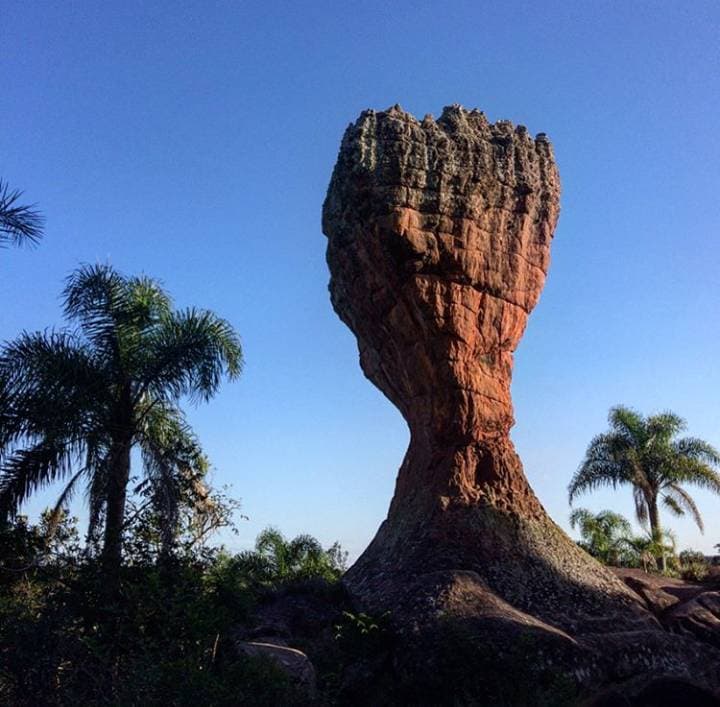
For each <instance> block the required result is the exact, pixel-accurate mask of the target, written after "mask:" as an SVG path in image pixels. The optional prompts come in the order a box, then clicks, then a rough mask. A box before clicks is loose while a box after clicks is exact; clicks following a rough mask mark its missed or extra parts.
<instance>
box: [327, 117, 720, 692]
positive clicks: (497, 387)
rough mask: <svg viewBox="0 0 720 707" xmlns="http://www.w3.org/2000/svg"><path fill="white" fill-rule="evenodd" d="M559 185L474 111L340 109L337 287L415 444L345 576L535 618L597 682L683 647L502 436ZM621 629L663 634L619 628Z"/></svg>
mask: <svg viewBox="0 0 720 707" xmlns="http://www.w3.org/2000/svg"><path fill="white" fill-rule="evenodd" d="M559 194H560V182H559V178H558V172H557V169H556V166H555V161H554V157H553V152H552V148H551V146H550V143H549V142H548V140H547V138H546V137H545V136H544V135H542V134H540V135H538V136H537V137H536V138H533V137H532V136H530V135H529V134H528V132H527V131H526V130H525V128H523V127H517V128H516V127H514V126H513V125H512V124H511V123H509V122H507V121H500V122H498V123H495V124H490V123H488V121H487V120H486V118H485V116H484V115H483V114H482V113H479V112H477V111H466V110H464V109H463V108H461V107H459V106H453V107H451V108H446V109H445V110H444V111H443V114H442V116H441V117H440V118H439V119H438V120H437V121H435V120H433V119H432V118H430V117H426V118H425V119H424V120H422V121H418V120H416V119H415V118H414V117H413V116H411V115H409V114H407V113H405V112H404V111H402V110H401V109H400V108H399V107H394V108H391V109H390V110H388V111H385V112H377V113H376V112H374V111H366V112H364V113H363V114H362V115H361V116H360V118H359V119H358V120H357V122H355V123H354V124H352V125H350V126H349V127H348V129H347V131H346V133H345V136H344V138H343V141H342V146H341V148H340V153H339V156H338V161H337V164H336V166H335V169H334V172H333V175H332V179H331V182H330V186H329V189H328V194H327V198H326V200H325V204H324V207H323V231H324V232H325V234H326V235H327V237H328V249H327V261H328V264H329V267H330V273H331V280H330V293H331V299H332V303H333V306H334V308H335V311H336V312H337V313H338V315H339V316H340V317H341V319H342V320H343V321H344V322H345V323H346V324H347V325H348V326H349V327H350V329H352V331H353V332H354V333H355V335H356V337H357V340H358V348H359V351H360V364H361V366H362V369H363V371H364V372H365V375H366V376H367V377H368V378H369V379H370V380H371V381H372V382H373V383H374V384H375V385H376V386H377V387H378V388H380V390H381V391H382V392H383V393H384V394H385V395H386V396H387V397H388V398H389V399H390V400H391V401H392V402H393V403H394V405H396V406H397V408H398V409H399V410H400V412H401V413H402V415H403V417H404V418H405V420H406V421H407V423H408V425H409V428H410V446H409V448H408V451H407V453H406V455H405V459H404V460H403V463H402V466H401V468H400V472H399V475H398V479H397V484H396V488H395V495H394V497H393V500H392V503H391V505H390V510H389V513H388V517H387V519H386V520H385V522H384V523H383V524H382V526H381V527H380V529H379V530H378V533H377V535H376V537H375V539H374V540H373V541H372V543H371V544H370V546H369V547H368V548H367V550H366V551H365V552H364V553H363V555H362V556H361V557H360V558H359V559H358V561H357V562H356V563H355V565H354V566H353V567H352V568H351V569H350V570H349V571H348V573H347V574H346V576H345V580H344V581H345V583H346V586H347V587H348V589H349V591H350V593H351V595H352V596H353V597H354V598H355V599H356V600H357V602H358V603H359V604H360V605H361V606H363V607H364V608H367V609H369V610H371V611H384V610H387V609H389V610H391V611H392V612H393V616H394V617H395V618H396V619H397V620H398V622H399V623H400V624H404V625H406V626H409V625H413V626H418V625H426V626H431V625H437V622H436V623H435V624H433V621H434V619H437V618H438V617H440V616H442V617H443V620H446V619H447V618H448V617H455V618H457V619H458V620H460V621H462V622H463V625H466V624H467V623H468V622H470V623H472V624H473V625H474V626H475V630H477V631H478V632H481V633H482V635H483V636H485V637H486V638H487V640H491V639H490V636H495V639H493V640H496V641H498V642H499V645H502V644H503V641H506V642H507V640H509V639H508V636H510V635H514V634H513V631H527V630H532V631H534V632H535V634H536V636H539V637H540V638H538V640H542V641H544V642H545V643H546V644H547V645H548V646H549V647H552V651H555V655H556V656H557V660H560V661H561V663H562V664H564V665H565V666H566V667H568V669H569V670H571V671H572V670H574V671H576V674H577V675H580V674H582V675H583V676H584V677H583V678H582V680H584V681H586V682H587V683H588V684H592V683H593V681H595V683H597V682H602V677H601V673H602V671H606V674H613V671H617V670H618V666H619V665H623V666H625V667H626V668H628V669H632V670H635V671H636V672H637V673H638V674H641V673H642V674H646V673H648V671H649V673H648V674H650V673H652V671H654V670H656V669H657V670H660V669H662V670H666V669H667V665H669V664H670V663H672V662H673V661H675V662H674V663H673V664H675V665H677V666H680V667H679V668H678V670H685V667H687V665H689V664H690V663H692V660H691V659H690V658H687V655H689V654H688V653H687V652H685V653H684V652H683V651H685V650H686V647H683V646H681V645H680V644H679V643H678V642H677V641H676V640H675V639H673V640H672V641H671V640H670V639H669V637H668V636H667V634H665V633H664V632H661V629H660V626H659V624H658V622H657V620H656V619H655V617H654V616H653V615H652V614H651V613H650V612H649V611H648V610H647V608H646V607H645V606H644V604H643V603H642V602H641V601H640V599H639V597H638V596H637V595H636V594H634V593H633V592H631V591H630V590H629V589H628V588H627V587H626V586H625V585H624V584H623V583H622V582H620V581H619V580H618V579H617V578H616V577H615V576H614V575H613V574H612V573H611V572H609V571H608V570H607V569H606V568H605V567H602V566H601V565H600V564H598V563H597V562H596V561H595V560H593V559H592V558H590V557H589V556H588V555H586V554H585V553H584V552H582V551H581V550H580V549H579V548H578V547H577V546H576V544H575V543H574V542H572V541H571V540H570V539H569V538H568V537H567V536H566V535H565V534H564V533H563V532H562V531H561V530H560V529H559V528H558V527H557V526H556V525H555V524H554V523H553V522H552V521H551V520H550V518H549V517H548V516H547V514H546V513H545V511H544V510H543V508H542V506H541V504H540V503H539V501H538V500H537V498H536V497H535V495H534V493H533V492H532V490H531V488H530V487H529V485H528V483H527V480H526V478H525V475H524V473H523V469H522V464H521V462H520V460H519V458H518V456H517V454H516V453H515V450H514V448H513V445H512V442H511V441H510V437H509V432H510V428H511V426H512V424H513V410H512V402H511V399H510V382H511V374H512V366H513V352H514V351H515V349H516V347H517V345H518V343H519V341H520V339H521V337H522V335H523V332H524V331H525V326H526V324H527V318H528V315H529V314H530V312H531V311H532V309H533V307H534V306H535V305H536V304H537V302H538V299H539V297H540V293H541V291H542V288H543V285H544V282H545V277H546V274H547V271H548V266H549V262H550V244H551V241H552V236H553V231H554V229H555V226H556V223H557V219H558V214H559ZM619 631H627V632H632V634H633V636H635V639H633V640H637V641H640V640H641V639H640V638H639V637H640V636H642V637H643V638H642V641H644V642H645V643H647V645H648V646H650V645H652V646H653V648H652V650H650V649H648V651H647V654H646V653H642V654H637V653H636V654H633V652H632V651H630V650H626V645H625V644H624V642H623V641H624V639H623V640H618V639H617V636H616V637H615V638H614V639H613V640H609V636H610V635H611V634H612V635H615V634H617V633H618V632H619ZM581 637H585V638H581ZM688 650H689V649H688ZM693 650H694V649H693ZM691 652H692V651H691ZM648 655H651V656H652V657H648ZM678 655H679V656H680V657H678ZM693 660H694V659H693ZM653 661H655V662H653ZM663 661H664V662H663ZM683 661H690V662H689V663H688V662H685V663H683ZM588 666H590V667H588ZM683 666H684V667H683ZM698 670H700V668H698ZM577 671H580V672H577ZM703 679H705V678H703ZM706 684H713V689H720V688H719V687H718V685H720V681H715V678H713V677H712V676H711V677H709V678H707V680H706Z"/></svg>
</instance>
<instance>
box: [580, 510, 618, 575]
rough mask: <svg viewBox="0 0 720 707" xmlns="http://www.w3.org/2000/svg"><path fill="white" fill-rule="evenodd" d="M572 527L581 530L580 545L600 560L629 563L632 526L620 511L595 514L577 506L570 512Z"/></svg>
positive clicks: (612, 563) (615, 563)
mask: <svg viewBox="0 0 720 707" xmlns="http://www.w3.org/2000/svg"><path fill="white" fill-rule="evenodd" d="M570 527H571V528H576V527H577V528H578V529H579V530H580V537H581V538H582V541H581V542H580V543H579V544H580V546H581V547H582V548H583V549H584V550H585V551H587V552H588V553H589V554H590V555H592V556H593V557H595V558H597V559H598V560H600V562H603V563H605V564H607V565H622V564H627V562H628V558H627V554H628V538H630V537H631V535H632V527H631V525H630V523H629V522H628V520H627V519H626V518H625V517H623V516H622V515H620V514H619V513H613V512H612V511H600V513H597V514H593V513H591V512H590V511H589V510H587V509H586V508H577V509H575V510H574V511H573V512H572V513H571V514H570Z"/></svg>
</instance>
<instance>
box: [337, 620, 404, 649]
mask: <svg viewBox="0 0 720 707" xmlns="http://www.w3.org/2000/svg"><path fill="white" fill-rule="evenodd" d="M335 640H336V641H337V642H338V645H339V646H340V648H341V650H343V651H345V652H346V653H348V654H350V655H360V656H368V655H373V654H376V653H378V652H381V651H383V650H385V649H387V648H388V646H389V642H390V640H391V633H390V612H389V611H386V612H385V613H384V614H381V615H380V616H370V615H369V614H366V613H364V612H360V613H359V614H354V613H352V612H350V611H343V612H342V620H341V621H340V623H338V624H336V625H335Z"/></svg>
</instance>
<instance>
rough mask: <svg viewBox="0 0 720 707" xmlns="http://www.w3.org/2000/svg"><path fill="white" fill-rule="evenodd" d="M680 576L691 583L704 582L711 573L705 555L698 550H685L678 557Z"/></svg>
mask: <svg viewBox="0 0 720 707" xmlns="http://www.w3.org/2000/svg"><path fill="white" fill-rule="evenodd" d="M678 559H679V561H680V567H679V572H680V576H681V577H682V578H683V579H685V580H687V581H689V582H702V581H703V580H705V579H706V578H707V576H708V573H709V572H710V566H709V564H708V561H707V560H706V559H705V555H704V554H703V553H702V552H699V551H698V550H683V551H682V552H681V553H680V555H679V556H678Z"/></svg>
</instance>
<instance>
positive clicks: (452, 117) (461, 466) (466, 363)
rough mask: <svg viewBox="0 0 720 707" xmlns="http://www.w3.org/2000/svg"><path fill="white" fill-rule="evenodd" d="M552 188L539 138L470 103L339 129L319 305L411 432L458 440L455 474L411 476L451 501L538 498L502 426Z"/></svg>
mask: <svg viewBox="0 0 720 707" xmlns="http://www.w3.org/2000/svg"><path fill="white" fill-rule="evenodd" d="M559 192H560V183H559V178H558V174H557V170H556V168H555V162H554V160H553V154H552V148H551V147H550V144H549V142H548V141H547V140H546V139H545V138H544V136H538V138H537V139H533V138H532V137H531V136H530V135H529V134H528V132H527V131H526V130H525V129H524V128H522V127H518V128H514V127H513V126H512V125H511V124H510V123H508V122H500V123H497V124H495V125H490V124H489V123H488V121H487V120H486V119H485V117H484V115H483V114H482V113H479V112H477V111H472V112H468V111H465V110H463V109H462V108H460V107H452V108H448V109H446V110H445V111H444V112H443V115H442V117H441V118H440V120H438V121H437V122H435V121H434V120H432V119H430V118H426V119H425V120H423V121H422V122H418V121H417V120H416V119H415V118H413V117H412V116H410V115H408V114H406V113H404V112H403V111H401V110H400V109H398V108H394V109H391V110H389V111H387V112H385V113H374V112H372V111H369V112H366V113H364V114H363V115H362V116H361V118H360V120H358V122H357V123H356V124H355V125H353V126H351V127H350V128H349V129H348V131H347V133H346V135H345V138H344V140H343V146H342V149H341V152H340V157H339V160H338V164H337V166H336V168H335V173H334V175H333V179H332V182H331V184H330V190H329V192H328V198H327V200H326V203H325V209H324V214H323V224H324V230H325V233H326V234H327V235H328V237H329V245H328V262H329V264H330V269H331V272H332V281H331V284H330V290H331V293H332V301H333V305H334V306H335V309H336V311H337V312H338V314H339V315H340V317H341V318H342V319H343V321H345V322H346V323H347V324H348V326H350V328H351V329H352V330H353V331H354V332H355V334H356V335H357V337H358V342H359V347H360V363H361V365H362V368H363V370H364V372H365V374H366V375H367V377H368V378H370V380H372V381H373V382H374V383H375V384H376V385H377V386H378V387H379V388H380V389H381V390H382V391H383V392H384V393H385V395H387V397H388V398H389V399H390V400H391V401H392V402H393V403H394V404H395V405H396V406H397V407H398V408H399V410H400V411H401V412H402V414H403V415H404V417H405V419H406V420H407V422H408V424H409V426H410V430H411V433H412V436H413V439H414V440H417V441H420V440H425V441H426V442H427V443H428V444H429V445H430V446H432V447H438V446H440V447H443V448H446V447H448V446H450V445H453V444H454V443H461V444H462V446H463V451H462V454H461V456H462V457H463V458H458V460H457V463H456V464H455V465H454V466H455V468H456V472H457V473H453V474H452V475H451V477H449V478H441V476H440V475H437V474H433V475H432V477H431V478H428V479H425V480H424V483H427V484H432V485H433V486H434V487H435V489H434V491H435V492H436V493H439V494H443V495H446V496H447V497H448V498H449V499H462V500H465V501H469V502H475V501H477V500H478V499H480V498H481V497H485V498H489V499H491V500H492V501H493V502H495V503H497V504H501V505H502V504H504V503H510V504H511V505H512V507H513V508H515V509H519V508H521V507H524V508H525V510H527V511H528V512H533V511H537V504H536V502H535V500H534V497H533V496H532V494H531V493H530V492H529V489H528V488H527V486H526V484H525V483H524V479H523V478H522V471H521V469H519V465H518V463H517V460H516V459H515V457H514V453H513V451H512V445H511V443H510V441H509V437H508V435H509V430H510V427H511V426H512V424H513V413H512V403H511V400H510V379H511V373H512V356H513V351H514V350H515V348H516V347H517V345H518V342H519V341H520V337H521V336H522V334H523V332H524V330H525V325H526V323H527V317H528V314H529V313H530V312H531V311H532V309H533V307H534V306H535V304H536V303H537V301H538V298H539V297H540V292H541V290H542V287H543V284H544V282H545V276H546V274H547V269H548V265H549V262H550V242H551V240H552V235H553V230H554V228H555V224H556V222H557V218H558V212H559ZM470 441H476V442H477V443H478V444H477V445H470V444H468V442H470ZM489 448H493V449H497V450H502V452H503V453H502V454H500V457H502V458H498V455H497V454H488V453H486V452H487V449H489ZM406 482H407V483H409V484H410V485H416V480H415V479H408V480H406V479H405V478H403V476H402V475H401V478H400V481H399V483H400V485H401V487H402V485H403V484H405V483H406ZM401 487H399V489H398V492H401V491H402V488H401Z"/></svg>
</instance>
